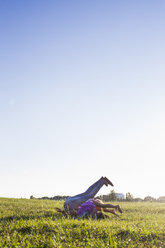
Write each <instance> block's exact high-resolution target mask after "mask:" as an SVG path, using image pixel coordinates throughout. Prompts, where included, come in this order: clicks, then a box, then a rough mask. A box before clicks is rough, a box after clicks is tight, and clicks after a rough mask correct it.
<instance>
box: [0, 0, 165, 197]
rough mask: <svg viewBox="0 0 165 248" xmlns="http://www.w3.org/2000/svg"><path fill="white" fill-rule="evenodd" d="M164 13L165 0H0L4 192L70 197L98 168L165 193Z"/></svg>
mask: <svg viewBox="0 0 165 248" xmlns="http://www.w3.org/2000/svg"><path fill="white" fill-rule="evenodd" d="M164 13H165V2H164V1H163V0H162V1H159V0H158V1H152V0H150V1H149V0H148V1H147V0H145V1H143V0H140V1H131V0H130V1H121V0H119V1H115V0H114V1H106V0H103V1H100V0H88V1H87V0H83V1H76V0H75V1H73V0H70V1H67V0H66V1H53V0H52V1H50V0H48V1H42V0H35V1H32V0H29V1H21V0H20V1H18V0H15V1H12V0H5V1H1V2H0V30H1V41H0V57H1V59H0V68H1V73H0V117H1V118H0V171H1V173H0V196H5V197H29V196H30V195H34V196H36V197H39V196H45V195H47V196H54V195H58V194H59V195H60V194H61V195H73V194H76V193H81V192H82V191H84V190H85V189H86V188H87V187H88V186H90V184H92V183H93V182H95V181H96V180H97V179H99V178H100V177H101V176H107V177H108V178H109V179H110V180H112V182H113V183H114V185H115V187H114V190H115V191H116V192H120V193H127V192H131V193H132V194H133V196H134V197H138V196H140V197H144V196H147V195H151V196H154V197H158V196H161V195H165V181H164V174H165V169H164V168H165V154H164V148H165V128H164V127H165V70H164V66H165V28H164V27H165V15H164ZM111 189H112V188H111V187H108V188H107V187H103V188H102V189H101V191H100V192H99V194H107V193H109V192H110V190H111Z"/></svg>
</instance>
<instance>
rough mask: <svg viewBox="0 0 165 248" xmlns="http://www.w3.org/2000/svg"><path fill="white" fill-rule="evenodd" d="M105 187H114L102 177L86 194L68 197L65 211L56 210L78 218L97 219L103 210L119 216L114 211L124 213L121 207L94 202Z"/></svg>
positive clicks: (98, 201)
mask: <svg viewBox="0 0 165 248" xmlns="http://www.w3.org/2000/svg"><path fill="white" fill-rule="evenodd" d="M103 185H106V186H108V185H111V186H113V184H112V182H111V181H110V180H109V179H108V178H106V177H101V178H100V179H99V180H98V181H97V182H95V183H94V184H92V185H91V186H90V187H89V188H88V189H87V190H86V191H85V192H84V193H82V194H79V195H75V196H72V197H68V198H67V199H66V201H65V202H64V210H61V209H59V208H56V210H57V211H58V212H61V213H63V214H64V215H70V216H72V217H76V216H77V217H80V218H81V217H84V216H92V217H95V218H97V216H99V215H100V214H99V212H101V210H103V211H104V212H109V213H112V214H114V215H116V216H118V214H117V213H116V212H115V210H114V209H116V210H118V211H119V212H120V213H122V210H121V208H120V206H119V205H112V204H104V203H103V202H102V201H100V200H94V196H95V195H96V194H97V193H98V191H99V190H100V189H101V187H102V186H103ZM109 208H114V209H109ZM100 216H101V215H100Z"/></svg>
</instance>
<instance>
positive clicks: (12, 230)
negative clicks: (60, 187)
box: [0, 198, 165, 248]
mask: <svg viewBox="0 0 165 248" xmlns="http://www.w3.org/2000/svg"><path fill="white" fill-rule="evenodd" d="M55 207H62V202H57V201H49V200H48V201H46V200H27V199H26V200H25V199H5V198H1V199H0V247H17V248H18V247H57V248H60V247H66V248H68V247H95V248H96V247H99V248H100V247H114V248H115V247H137V248H140V247H141V248H143V247H152V248H154V247H162V248H163V247H165V204H163V203H125V202H123V203H121V207H122V208H123V210H124V213H123V214H122V215H121V216H120V217H119V218H117V217H115V216H113V215H109V216H110V219H107V220H98V221H97V220H78V219H75V220H74V219H71V218H65V217H63V216H62V215H61V214H60V213H57V212H56V210H55Z"/></svg>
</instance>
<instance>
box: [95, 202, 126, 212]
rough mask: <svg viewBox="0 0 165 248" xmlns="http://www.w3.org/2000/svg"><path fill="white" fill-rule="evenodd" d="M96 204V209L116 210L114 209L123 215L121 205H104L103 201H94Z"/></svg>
mask: <svg viewBox="0 0 165 248" xmlns="http://www.w3.org/2000/svg"><path fill="white" fill-rule="evenodd" d="M93 202H94V204H95V205H96V207H99V208H103V209H105V208H114V209H117V210H118V211H119V212H120V213H122V212H123V211H122V210H121V208H120V206H119V205H113V204H109V203H107V204H104V203H102V202H101V201H98V200H93Z"/></svg>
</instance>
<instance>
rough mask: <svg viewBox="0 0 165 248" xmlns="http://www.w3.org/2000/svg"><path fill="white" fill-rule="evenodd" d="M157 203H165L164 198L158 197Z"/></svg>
mask: <svg viewBox="0 0 165 248" xmlns="http://www.w3.org/2000/svg"><path fill="white" fill-rule="evenodd" d="M157 201H159V202H165V196H160V197H159V198H158V199H157Z"/></svg>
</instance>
